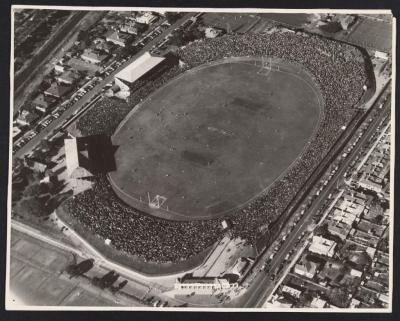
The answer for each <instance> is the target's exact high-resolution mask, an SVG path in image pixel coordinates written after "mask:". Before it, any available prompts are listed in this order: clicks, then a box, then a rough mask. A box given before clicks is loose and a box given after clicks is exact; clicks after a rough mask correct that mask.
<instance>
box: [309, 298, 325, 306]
mask: <svg viewBox="0 0 400 321" xmlns="http://www.w3.org/2000/svg"><path fill="white" fill-rule="evenodd" d="M310 306H311V308H316V309H323V308H325V306H326V301H325V300H322V299H320V298H313V299H312V301H311V304H310Z"/></svg>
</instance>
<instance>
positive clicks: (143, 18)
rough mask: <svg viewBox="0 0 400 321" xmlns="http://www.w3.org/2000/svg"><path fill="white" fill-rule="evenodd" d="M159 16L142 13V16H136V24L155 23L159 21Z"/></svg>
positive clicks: (148, 12) (147, 12)
mask: <svg viewBox="0 0 400 321" xmlns="http://www.w3.org/2000/svg"><path fill="white" fill-rule="evenodd" d="M157 18H158V17H157V16H156V15H154V14H153V13H152V12H150V11H146V12H144V13H142V14H141V15H138V16H136V22H139V23H144V24H146V25H148V24H150V23H152V22H154V21H156V20H157Z"/></svg>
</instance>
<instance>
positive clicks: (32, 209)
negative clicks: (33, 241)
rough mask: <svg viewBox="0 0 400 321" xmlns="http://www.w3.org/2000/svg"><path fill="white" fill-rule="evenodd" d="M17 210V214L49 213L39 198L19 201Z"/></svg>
mask: <svg viewBox="0 0 400 321" xmlns="http://www.w3.org/2000/svg"><path fill="white" fill-rule="evenodd" d="M15 211H16V213H17V214H19V215H22V216H35V217H41V216H45V215H47V211H46V210H45V208H44V206H43V203H42V202H40V201H39V200H38V199H37V198H31V199H27V200H23V201H21V202H19V203H18V205H17V207H16V210H15Z"/></svg>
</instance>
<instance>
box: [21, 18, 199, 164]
mask: <svg viewBox="0 0 400 321" xmlns="http://www.w3.org/2000/svg"><path fill="white" fill-rule="evenodd" d="M195 14H196V13H194V12H193V13H188V14H186V15H185V16H183V17H182V18H181V19H179V20H178V21H176V22H175V23H174V24H172V25H171V26H170V27H169V28H168V29H166V30H165V31H164V32H162V33H161V34H160V35H159V36H157V37H156V38H154V39H153V40H151V41H150V42H149V43H148V44H147V45H146V46H144V47H143V48H142V49H141V50H140V51H139V52H138V53H137V54H135V55H134V56H133V57H132V58H131V59H130V60H128V61H127V62H125V63H124V64H122V65H121V66H120V67H119V68H117V69H116V70H115V71H114V72H113V73H111V74H110V75H109V76H107V77H106V78H104V80H103V81H101V82H100V83H99V84H98V85H96V86H95V87H94V88H93V89H92V90H91V91H89V92H88V93H87V94H86V95H85V96H83V97H82V98H81V99H80V100H78V101H77V102H76V103H75V104H74V105H72V106H71V107H70V108H69V109H68V110H66V111H65V112H64V113H63V114H62V115H61V116H60V117H59V118H57V119H56V120H54V121H53V122H52V123H50V124H49V125H48V126H47V127H46V128H45V129H43V130H42V131H41V132H40V133H38V134H37V135H36V136H35V137H34V138H32V139H31V140H30V141H29V142H28V143H26V144H25V145H24V146H23V147H22V148H20V149H19V150H18V151H17V152H16V153H15V154H14V155H13V159H15V158H18V157H21V156H23V155H25V154H27V153H29V152H30V151H32V149H33V148H34V147H35V146H36V145H38V144H39V143H40V141H41V140H42V139H45V138H46V137H47V136H48V135H50V134H51V133H52V132H53V131H54V130H56V129H58V127H60V126H61V125H62V124H63V122H64V121H66V120H67V119H69V118H70V117H71V116H72V115H73V114H74V113H75V112H76V111H78V110H79V109H81V108H82V107H83V106H84V105H85V104H86V103H87V102H88V101H89V100H91V99H92V98H94V97H95V96H96V95H98V94H99V92H100V91H101V89H102V88H103V87H104V86H105V85H106V84H108V83H109V82H111V81H112V80H113V79H114V75H115V74H117V73H118V72H119V71H121V70H122V69H123V68H125V67H126V66H128V65H129V64H130V63H132V62H133V61H134V60H136V59H137V58H138V57H139V56H140V55H142V54H143V52H145V51H148V50H150V49H151V47H152V46H153V45H155V44H156V43H158V42H159V41H160V40H162V39H164V38H165V37H166V36H167V35H168V34H169V33H170V32H171V31H172V30H174V29H175V28H177V27H178V26H180V25H182V24H183V23H185V22H186V21H187V20H189V19H190V18H191V17H192V16H194V15H195Z"/></svg>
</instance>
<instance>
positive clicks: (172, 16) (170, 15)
mask: <svg viewBox="0 0 400 321" xmlns="http://www.w3.org/2000/svg"><path fill="white" fill-rule="evenodd" d="M165 18H166V19H167V21H168V23H170V24H173V23H174V22H175V21H177V20H178V19H179V18H180V13H179V12H166V13H165Z"/></svg>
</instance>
